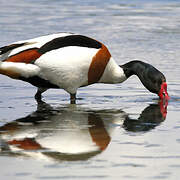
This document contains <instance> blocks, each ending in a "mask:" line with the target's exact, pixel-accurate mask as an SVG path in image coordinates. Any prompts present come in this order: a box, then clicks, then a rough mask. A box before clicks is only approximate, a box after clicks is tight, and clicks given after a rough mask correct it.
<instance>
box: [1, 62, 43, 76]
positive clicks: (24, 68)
mask: <svg viewBox="0 0 180 180" xmlns="http://www.w3.org/2000/svg"><path fill="white" fill-rule="evenodd" d="M0 69H2V70H9V71H13V72H16V73H18V74H20V75H21V76H23V77H26V78H28V77H32V76H36V75H38V74H39V72H40V68H39V67H38V66H36V65H33V64H25V63H14V62H1V63H0Z"/></svg>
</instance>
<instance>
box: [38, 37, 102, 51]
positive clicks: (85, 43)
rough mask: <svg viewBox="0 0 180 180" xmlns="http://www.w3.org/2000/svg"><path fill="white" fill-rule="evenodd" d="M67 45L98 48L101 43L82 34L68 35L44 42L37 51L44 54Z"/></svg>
mask: <svg viewBox="0 0 180 180" xmlns="http://www.w3.org/2000/svg"><path fill="white" fill-rule="evenodd" d="M67 46H80V47H89V48H96V49H99V48H101V47H102V44H101V43H100V42H98V41H96V40H94V39H91V38H89V37H86V36H82V35H70V36H65V37H59V38H55V39H53V40H51V41H49V42H48V43H46V44H44V45H43V46H42V47H41V48H40V49H39V50H38V52H39V53H41V54H44V53H46V52H48V51H52V50H55V49H58V48H63V47H67Z"/></svg>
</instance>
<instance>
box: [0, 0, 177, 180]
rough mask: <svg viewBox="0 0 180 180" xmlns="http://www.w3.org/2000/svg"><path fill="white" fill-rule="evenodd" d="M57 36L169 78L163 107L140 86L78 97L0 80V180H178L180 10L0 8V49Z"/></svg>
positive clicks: (52, 4) (92, 89) (87, 5)
mask: <svg viewBox="0 0 180 180" xmlns="http://www.w3.org/2000/svg"><path fill="white" fill-rule="evenodd" d="M56 32H75V33H80V34H84V35H87V36H90V37H93V38H95V39H98V40H99V41H102V42H103V43H104V44H106V45H107V47H108V48H109V50H110V51H111V54H112V56H113V57H114V59H115V60H116V61H117V63H118V64H123V63H125V62H128V61H130V60H132V59H140V60H143V61H146V62H148V63H151V64H153V65H154V66H155V67H156V68H158V69H160V70H161V71H162V72H163V73H164V74H165V76H166V78H167V83H168V92H169V95H170V96H171V99H170V100H169V102H168V104H166V105H164V107H163V106H162V105H161V104H159V102H158V98H157V96H156V95H154V94H152V93H149V92H148V91H147V90H146V89H144V87H143V85H142V84H141V83H140V81H139V80H138V78H137V77H131V78H130V79H128V80H127V81H126V82H124V83H123V84H117V85H107V84H106V85H103V84H95V85H92V86H89V87H84V88H81V89H79V91H78V97H79V99H78V101H77V105H70V104H69V95H68V94H67V93H66V92H64V91H63V90H48V91H47V92H46V93H44V98H43V100H44V101H45V103H44V104H39V105H37V103H36V101H35V100H34V97H33V96H34V94H35V92H36V88H34V87H32V86H31V85H29V84H27V83H24V82H21V81H16V80H12V79H10V78H8V77H5V76H2V75H0V94H1V95H0V164H1V168H0V179H7V180H11V179H14V180H16V179H17V180H19V179H26V180H32V179H50V180H51V179H78V180H79V179H83V180H84V179H88V180H89V179H96V180H100V179H108V180H114V179H123V180H124V179H128V180H129V179H137V180H140V179H143V180H144V179H158V180H159V179H168V180H171V179H173V180H177V179H178V178H179V175H180V136H179V134H180V118H179V117H180V95H179V93H180V89H179V87H180V78H179V77H180V51H179V49H180V1H178V0H169V1H168V0H162V1H161V0H149V1H145V0H131V1H130V0H124V1H123V0H104V1H102V0H96V1H95V0H87V1H82V0H75V1H73V0H69V1H65V0H61V1H60V0H59V1H58V0H53V1H49V0H39V1H35V0H28V1H26V0H9V1H7V0H0V46H4V45H7V44H9V43H11V42H15V41H18V40H24V39H29V38H33V37H37V36H40V35H46V34H50V33H56Z"/></svg>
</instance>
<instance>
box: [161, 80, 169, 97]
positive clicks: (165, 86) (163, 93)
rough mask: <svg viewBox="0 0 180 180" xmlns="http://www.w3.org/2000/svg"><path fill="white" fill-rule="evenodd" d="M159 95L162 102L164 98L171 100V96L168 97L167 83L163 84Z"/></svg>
mask: <svg viewBox="0 0 180 180" xmlns="http://www.w3.org/2000/svg"><path fill="white" fill-rule="evenodd" d="M158 95H159V98H160V99H161V100H163V99H164V98H165V100H169V99H170V97H169V95H168V93H167V83H166V82H163V83H162V84H161V89H160V91H159V94H158Z"/></svg>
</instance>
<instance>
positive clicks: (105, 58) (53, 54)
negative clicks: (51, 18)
mask: <svg viewBox="0 0 180 180" xmlns="http://www.w3.org/2000/svg"><path fill="white" fill-rule="evenodd" d="M0 74H3V75H7V76H9V77H11V78H14V79H19V80H23V81H26V82H29V83H31V84H32V85H34V86H36V87H37V88H38V91H37V93H36V95H35V98H36V99H37V100H41V94H42V93H43V92H44V91H46V90H47V89H49V88H62V89H64V90H65V91H67V92H68V93H69V94H70V99H71V103H75V100H76V92H77V89H78V88H80V87H83V86H87V85H90V84H94V83H110V84H113V83H122V82H123V81H125V80H126V79H127V78H129V77H130V76H131V75H137V76H138V77H139V79H140V80H141V82H142V83H143V85H144V86H145V87H146V88H147V89H148V90H149V91H150V92H152V93H156V94H157V95H158V96H159V97H160V99H164V98H165V99H169V96H168V93H167V84H166V78H165V76H164V75H163V74H162V73H161V72H160V71H159V70H157V69H156V68H155V67H153V66H152V65H150V64H147V63H145V62H142V61H137V60H135V61H131V62H128V63H126V64H124V65H121V66H119V65H117V63H116V62H115V61H114V59H113V58H112V57H111V54H110V52H109V50H108V49H107V47H106V46H105V45H104V44H103V43H101V42H99V41H97V40H95V39H92V38H89V37H87V36H83V35H79V34H73V33H57V34H51V35H46V36H41V37H38V38H34V39H30V40H25V41H18V42H15V43H13V44H10V45H8V46H4V47H1V48H0Z"/></svg>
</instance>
